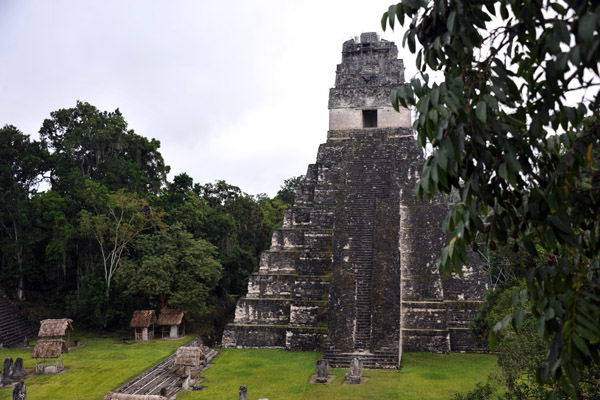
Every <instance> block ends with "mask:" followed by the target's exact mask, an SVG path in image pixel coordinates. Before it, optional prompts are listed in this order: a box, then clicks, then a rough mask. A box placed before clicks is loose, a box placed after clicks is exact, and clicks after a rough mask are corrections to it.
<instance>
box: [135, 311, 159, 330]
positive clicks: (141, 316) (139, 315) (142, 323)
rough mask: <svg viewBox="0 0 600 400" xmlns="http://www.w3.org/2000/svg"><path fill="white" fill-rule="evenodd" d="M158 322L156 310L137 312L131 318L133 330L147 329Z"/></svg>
mask: <svg viewBox="0 0 600 400" xmlns="http://www.w3.org/2000/svg"><path fill="white" fill-rule="evenodd" d="M155 322H156V313H155V312H154V310H136V311H134V312H133V317H131V324H129V326H131V327H132V328H147V327H149V326H150V325H152V324H153V323H155Z"/></svg>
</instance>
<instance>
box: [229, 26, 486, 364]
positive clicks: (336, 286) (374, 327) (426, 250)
mask: <svg viewBox="0 0 600 400" xmlns="http://www.w3.org/2000/svg"><path fill="white" fill-rule="evenodd" d="M397 57H398V50H397V48H396V45H395V44H394V43H393V42H389V41H385V40H382V39H379V38H378V37H377V35H376V34H374V33H367V34H363V35H361V37H360V39H353V40H350V41H347V42H345V43H344V45H343V51H342V63H341V64H340V65H338V67H337V74H336V83H335V87H334V88H333V89H331V90H330V98H329V109H330V130H329V132H328V134H327V142H326V143H323V144H321V145H320V146H319V150H318V152H317V158H316V162H315V163H314V164H311V165H309V166H308V169H307V172H306V180H305V183H304V185H303V186H301V187H300V188H298V190H297V193H296V200H295V203H294V205H293V206H292V207H290V208H288V209H287V210H286V213H285V217H284V222H283V226H282V227H281V228H280V229H278V230H276V231H275V232H274V233H273V237H272V241H271V248H270V250H269V251H266V252H264V253H263V255H262V256H261V260H260V267H259V270H258V272H257V273H255V274H253V275H252V276H251V277H250V280H249V284H248V294H247V296H246V297H243V298H241V299H240V300H239V301H238V304H237V308H236V314H235V319H234V321H233V323H232V324H230V325H229V326H228V327H227V328H226V330H225V333H224V335H223V340H222V344H223V346H224V347H276V348H286V349H289V350H323V352H324V358H325V359H326V360H327V361H328V364H329V366H332V367H348V366H349V365H350V362H351V360H352V359H354V358H357V359H359V360H360V361H361V362H362V363H363V365H364V366H365V367H366V368H397V367H398V366H399V364H400V360H401V356H402V351H408V350H412V351H431V352H438V353H448V352H450V351H473V350H476V349H477V345H476V344H475V341H474V340H473V338H472V336H471V335H470V332H469V331H468V329H467V328H468V325H469V321H470V320H471V319H472V318H473V316H474V315H475V313H476V310H477V308H478V306H479V305H480V304H481V302H482V301H483V300H484V293H485V290H486V285H487V281H486V278H485V276H484V274H483V272H482V270H481V269H480V268H479V266H478V260H477V258H476V257H475V256H474V255H473V254H469V257H468V265H467V266H465V268H464V274H463V275H462V276H460V277H459V276H451V277H447V276H443V275H442V274H440V272H439V271H438V269H437V259H438V258H439V255H440V254H441V251H442V249H443V247H444V246H445V244H446V242H447V236H446V234H445V233H444V232H443V231H442V229H441V224H442V221H443V219H444V217H445V215H446V213H447V210H448V206H447V204H446V203H445V201H444V200H443V198H434V199H432V200H429V201H424V202H421V201H419V200H417V198H416V196H415V185H416V183H417V181H418V179H419V175H420V172H421V169H422V166H423V162H424V159H423V152H422V149H421V148H420V147H419V146H418V144H417V143H416V141H415V139H414V136H413V133H412V131H411V130H410V121H408V120H406V118H404V117H403V116H402V115H405V114H409V113H408V111H406V110H405V111H403V112H401V113H400V114H397V115H399V117H397V116H393V115H391V114H389V111H390V110H392V108H391V104H390V102H389V93H390V91H391V90H392V89H393V88H395V87H396V86H397V85H398V84H401V83H402V82H404V65H403V62H402V60H400V59H398V58H397ZM365 110H366V111H368V112H369V113H367V114H365V113H363V111H365ZM374 110H376V111H377V124H378V125H377V127H367V128H364V127H363V126H364V124H365V121H364V120H363V118H366V117H365V116H368V118H372V117H373V115H374V114H373V112H374ZM392 111H393V110H392ZM403 113H404V114H403ZM368 118H367V119H368ZM367 122H368V123H369V124H371V122H373V121H367ZM379 122H381V125H379ZM332 127H333V128H332Z"/></svg>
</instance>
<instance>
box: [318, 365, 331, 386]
mask: <svg viewBox="0 0 600 400" xmlns="http://www.w3.org/2000/svg"><path fill="white" fill-rule="evenodd" d="M328 379H329V363H328V362H327V360H319V361H317V382H318V383H327V380H328Z"/></svg>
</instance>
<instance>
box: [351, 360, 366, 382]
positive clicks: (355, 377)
mask: <svg viewBox="0 0 600 400" xmlns="http://www.w3.org/2000/svg"><path fill="white" fill-rule="evenodd" d="M362 370H363V363H362V360H361V359H360V358H358V357H354V358H353V359H352V361H350V375H349V376H348V383H349V384H351V385H359V384H360V383H361V380H362Z"/></svg>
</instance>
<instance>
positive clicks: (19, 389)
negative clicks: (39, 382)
mask: <svg viewBox="0 0 600 400" xmlns="http://www.w3.org/2000/svg"><path fill="white" fill-rule="evenodd" d="M12 398H13V400H27V388H26V387H25V384H24V383H23V382H19V383H17V384H16V385H15V388H14V389H13V396H12Z"/></svg>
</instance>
